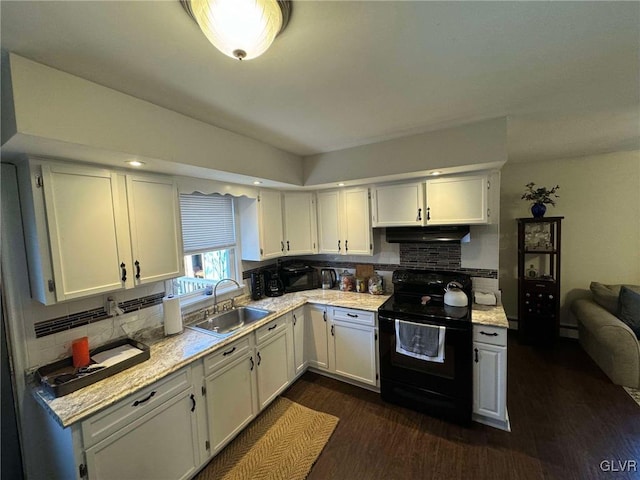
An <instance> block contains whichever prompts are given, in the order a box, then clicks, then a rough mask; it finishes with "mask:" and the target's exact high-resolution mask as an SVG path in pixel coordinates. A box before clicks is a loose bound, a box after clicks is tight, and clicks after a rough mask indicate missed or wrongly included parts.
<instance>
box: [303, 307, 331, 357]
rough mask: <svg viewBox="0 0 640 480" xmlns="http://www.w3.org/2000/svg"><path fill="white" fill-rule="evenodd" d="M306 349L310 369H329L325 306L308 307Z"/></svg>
mask: <svg viewBox="0 0 640 480" xmlns="http://www.w3.org/2000/svg"><path fill="white" fill-rule="evenodd" d="M306 308H307V315H306V331H305V337H306V342H305V349H306V352H307V361H308V362H309V366H310V367H315V368H319V369H323V370H328V369H329V347H328V343H327V309H326V307H325V306H324V305H311V304H309V305H307V307H306Z"/></svg>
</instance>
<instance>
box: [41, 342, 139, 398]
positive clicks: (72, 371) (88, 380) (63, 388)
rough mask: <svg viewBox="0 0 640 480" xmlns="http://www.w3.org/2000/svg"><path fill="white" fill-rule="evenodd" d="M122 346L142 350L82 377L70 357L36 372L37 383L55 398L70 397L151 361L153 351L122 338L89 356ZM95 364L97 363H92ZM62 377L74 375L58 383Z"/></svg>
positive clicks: (96, 349) (99, 348) (91, 352)
mask: <svg viewBox="0 0 640 480" xmlns="http://www.w3.org/2000/svg"><path fill="white" fill-rule="evenodd" d="M122 345H131V346H133V347H136V348H137V349H139V350H140V353H139V354H136V355H134V356H133V357H129V358H127V359H126V360H123V361H122V362H118V363H116V364H115V365H111V366H109V367H105V368H103V369H101V370H97V371H95V372H92V373H87V374H84V375H81V376H76V375H77V369H76V368H75V367H74V366H73V357H68V358H65V359H63V360H58V361H57V362H54V363H51V364H49V365H45V366H44V367H40V368H39V369H37V370H36V373H35V376H36V381H37V382H38V383H39V384H41V385H42V386H43V387H44V388H45V390H47V391H48V392H49V393H51V394H52V395H53V396H54V397H62V396H64V395H68V394H69V393H71V392H75V391H76V390H79V389H81V388H84V387H87V386H89V385H91V384H94V383H96V382H99V381H100V380H104V379H105V378H108V377H110V376H112V375H115V374H116V373H119V372H122V371H123V370H126V369H127V368H130V367H133V366H134V365H137V364H139V363H142V362H144V361H146V360H149V358H150V357H151V350H150V349H149V347H148V346H147V345H145V344H144V343H141V342H138V341H136V340H132V339H131V338H122V339H119V340H115V341H113V342H111V343H108V344H106V345H103V346H101V347H98V348H95V349H94V350H91V351H90V352H89V356H90V357H92V356H94V355H96V354H97V353H101V352H105V351H107V350H111V349H113V348H116V347H120V346H122ZM91 363H95V362H93V361H92V362H91ZM61 375H73V376H74V377H73V378H70V379H69V380H67V381H64V382H62V383H56V381H55V379H56V378H58V377H59V376H61Z"/></svg>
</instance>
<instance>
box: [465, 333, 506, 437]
mask: <svg viewBox="0 0 640 480" xmlns="http://www.w3.org/2000/svg"><path fill="white" fill-rule="evenodd" d="M473 336H474V341H473V419H474V420H475V421H477V422H480V423H484V424H487V425H491V426H493V427H497V428H501V429H503V430H509V417H508V415H507V344H506V338H507V337H506V329H505V328H498V327H487V326H482V325H474V326H473Z"/></svg>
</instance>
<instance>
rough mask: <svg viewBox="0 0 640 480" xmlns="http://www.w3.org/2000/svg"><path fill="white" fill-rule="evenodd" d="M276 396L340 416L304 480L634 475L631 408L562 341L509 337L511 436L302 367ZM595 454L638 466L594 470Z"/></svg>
mask: <svg viewBox="0 0 640 480" xmlns="http://www.w3.org/2000/svg"><path fill="white" fill-rule="evenodd" d="M284 396H285V397H287V398H289V399H291V400H294V401H296V402H298V403H300V404H302V405H305V406H307V407H309V408H313V409H315V410H319V411H323V412H327V413H330V414H332V415H335V416H337V417H338V418H340V422H339V423H338V427H337V428H336V431H335V432H334V434H333V436H332V437H331V439H330V440H329V443H328V444H327V446H326V447H325V449H324V450H323V452H322V454H321V455H320V457H319V458H318V461H317V462H316V464H315V465H314V466H313V469H312V470H311V473H310V475H309V477H308V479H309V480H327V479H345V480H346V479H350V480H351V479H353V480H356V479H371V480H373V479H386V480H390V479H407V480H421V479H434V480H435V479H438V480H439V479H473V480H478V479H492V480H494V479H510V480H511V479H513V480H516V479H563V480H569V479H576V480H582V479H590V478H595V479H600V478H603V479H623V478H640V406H638V405H637V404H636V403H635V402H634V401H633V399H631V397H629V395H627V393H626V392H625V391H624V390H623V389H622V387H619V386H616V385H613V384H612V383H611V382H610V381H609V379H608V378H607V377H606V376H605V375H604V373H603V372H602V371H601V370H600V369H599V368H598V367H597V366H596V365H595V363H593V361H592V360H591V359H590V358H589V357H588V356H587V354H586V353H584V351H582V349H581V348H580V346H579V345H578V343H577V342H575V341H572V340H561V341H560V342H559V344H558V345H557V346H556V347H555V348H553V349H547V350H541V349H536V348H533V347H527V346H522V345H520V344H518V342H517V340H516V339H515V338H512V337H510V338H509V344H508V393H507V408H508V411H509V417H510V420H511V430H512V431H511V433H507V432H503V431H500V430H496V429H494V428H491V427H487V426H483V425H480V424H477V423H474V424H473V425H472V426H471V427H467V428H465V427H461V426H457V425H455V424H451V423H448V422H445V421H442V420H439V419H437V418H432V417H429V416H427V415H424V414H421V413H417V412H414V411H411V410H407V409H404V408H401V407H397V406H395V405H391V404H387V403H384V402H383V401H382V400H381V399H380V396H379V395H378V394H376V393H373V392H369V391H367V390H363V389H360V388H357V387H354V386H351V385H347V384H344V383H341V382H337V381H335V380H332V379H329V378H326V377H323V376H320V375H317V374H314V373H310V372H308V373H306V374H305V375H304V376H303V377H302V378H301V379H299V380H298V381H297V382H296V383H295V384H294V385H292V386H291V387H290V388H289V389H288V390H287V391H286V392H285V393H284ZM603 460H608V461H612V460H613V461H615V462H617V461H625V460H632V461H636V462H637V464H638V467H637V470H638V471H637V472H620V471H616V472H611V471H609V472H603V471H602V470H601V469H600V464H601V462H602V461H603ZM614 465H615V466H616V468H617V469H618V470H620V468H619V467H618V464H617V463H614Z"/></svg>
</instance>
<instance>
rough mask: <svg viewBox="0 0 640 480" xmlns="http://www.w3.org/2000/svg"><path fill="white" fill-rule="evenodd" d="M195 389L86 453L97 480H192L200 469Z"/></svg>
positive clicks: (89, 472) (153, 411) (90, 474)
mask: <svg viewBox="0 0 640 480" xmlns="http://www.w3.org/2000/svg"><path fill="white" fill-rule="evenodd" d="M194 402H195V393H194V391H193V387H192V388H190V389H189V390H187V391H184V392H182V393H180V394H179V395H176V396H175V397H173V398H171V399H170V400H168V401H167V402H165V403H163V404H162V405H161V406H159V407H157V408H156V409H154V410H152V411H151V412H149V413H148V414H146V415H144V416H143V417H141V418H139V419H137V420H136V421H134V422H132V423H131V424H129V425H128V426H127V427H125V428H123V429H121V430H119V431H118V432H116V433H114V434H113V435H111V436H109V437H107V438H106V439H105V440H103V441H102V442H100V443H98V444H97V445H94V446H93V447H90V448H88V449H87V450H86V451H85V457H86V461H87V473H88V476H89V478H95V479H120V480H125V479H144V478H149V479H151V478H171V479H187V478H190V477H191V476H192V475H193V474H194V473H195V472H196V470H197V469H198V467H199V463H200V462H199V456H198V448H197V441H198V436H197V422H196V415H195V414H194V410H195V408H194V405H195V404H194Z"/></svg>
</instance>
